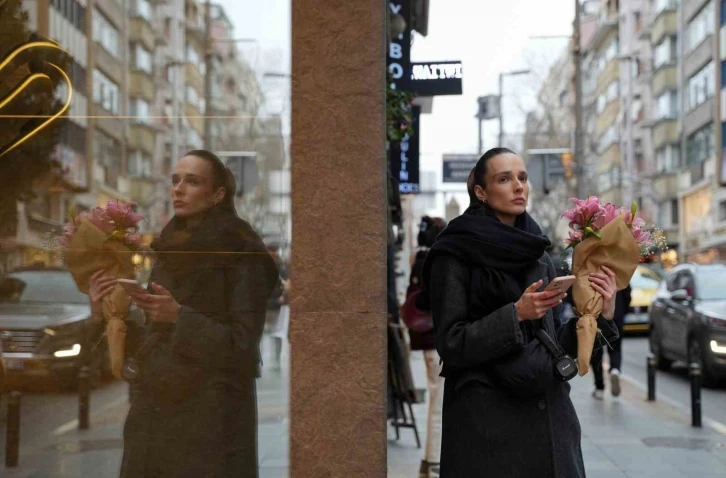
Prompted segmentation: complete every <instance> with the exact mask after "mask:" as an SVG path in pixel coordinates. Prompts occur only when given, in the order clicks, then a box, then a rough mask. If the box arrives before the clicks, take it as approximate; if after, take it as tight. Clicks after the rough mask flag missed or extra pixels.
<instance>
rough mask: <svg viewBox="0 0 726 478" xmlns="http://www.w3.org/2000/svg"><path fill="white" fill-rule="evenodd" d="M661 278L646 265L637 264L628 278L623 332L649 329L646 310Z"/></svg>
mask: <svg viewBox="0 0 726 478" xmlns="http://www.w3.org/2000/svg"><path fill="white" fill-rule="evenodd" d="M661 278H662V277H661V276H660V275H659V274H658V272H656V271H655V270H653V269H651V268H650V267H648V266H644V265H639V266H638V268H637V269H636V270H635V274H633V278H632V279H631V280H630V289H631V292H630V306H629V307H628V313H627V314H626V315H625V320H624V325H623V332H647V331H648V330H649V329H650V319H649V316H648V310H649V309H650V304H651V303H652V302H653V297H654V296H655V293H656V291H657V290H658V284H659V283H660V281H661Z"/></svg>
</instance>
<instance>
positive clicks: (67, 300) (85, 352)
mask: <svg viewBox="0 0 726 478" xmlns="http://www.w3.org/2000/svg"><path fill="white" fill-rule="evenodd" d="M90 317H91V308H90V304H89V299H88V296H86V295H84V294H82V293H81V292H79V291H78V288H77V287H76V284H75V282H74V281H73V277H72V276H71V274H70V272H68V271H67V270H65V269H62V268H46V267H29V268H23V269H18V270H16V271H13V272H12V273H10V274H8V275H6V276H5V277H2V278H0V344H1V345H2V350H3V354H4V362H5V369H6V375H7V377H6V379H7V385H8V386H10V385H11V384H17V383H26V382H28V381H37V380H44V379H51V380H53V381H55V382H56V383H58V384H60V385H66V386H68V385H72V384H74V383H75V380H76V378H77V376H78V372H79V369H80V367H81V366H82V365H83V364H84V363H86V362H85V361H86V360H88V362H87V363H88V364H89V366H90V368H91V384H92V385H93V386H95V385H97V384H98V383H99V382H100V380H101V378H102V376H103V375H104V374H106V373H108V371H109V370H110V364H109V360H108V347H107V346H106V341H105V339H104V337H103V330H102V327H103V326H102V325H100V324H99V325H94V324H92V323H91V320H90Z"/></svg>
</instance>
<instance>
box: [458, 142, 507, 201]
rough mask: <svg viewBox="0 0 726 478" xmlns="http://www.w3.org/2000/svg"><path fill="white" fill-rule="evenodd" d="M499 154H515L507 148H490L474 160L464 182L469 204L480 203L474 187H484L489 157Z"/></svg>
mask: <svg viewBox="0 0 726 478" xmlns="http://www.w3.org/2000/svg"><path fill="white" fill-rule="evenodd" d="M500 154H517V153H515V152H514V151H512V150H511V149H509V148H492V149H490V150H489V151H487V152H486V153H484V154H483V155H482V156H481V158H479V160H478V161H477V162H476V165H475V166H474V169H472V170H471V173H469V179H468V181H467V182H466V189H467V191H468V193H469V201H470V202H471V204H482V202H481V201H480V200H479V198H478V197H476V193H475V192H474V189H475V187H476V186H477V185H478V186H481V187H482V188H483V187H484V184H485V182H484V178H485V177H486V175H487V163H488V162H489V160H490V159H492V158H495V157H497V156H499V155H500Z"/></svg>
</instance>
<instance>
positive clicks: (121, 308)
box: [56, 201, 143, 377]
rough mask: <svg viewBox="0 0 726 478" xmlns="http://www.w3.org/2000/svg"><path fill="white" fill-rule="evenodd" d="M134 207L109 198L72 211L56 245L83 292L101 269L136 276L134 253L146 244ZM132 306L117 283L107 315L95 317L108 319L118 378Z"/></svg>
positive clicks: (107, 302)
mask: <svg viewBox="0 0 726 478" xmlns="http://www.w3.org/2000/svg"><path fill="white" fill-rule="evenodd" d="M134 206H135V203H133V202H121V201H108V202H107V203H106V207H105V208H101V207H96V208H93V209H92V210H91V211H88V212H82V213H80V214H78V215H76V214H75V213H74V212H72V213H71V218H70V222H69V223H68V224H66V225H65V227H64V232H63V235H61V236H60V237H58V238H57V239H56V244H57V246H58V247H59V248H60V249H61V250H62V251H63V255H64V257H65V262H66V265H67V266H68V269H69V270H70V272H71V274H72V275H73V279H74V280H75V282H76V285H77V286H78V289H79V290H80V291H81V292H83V293H85V294H88V289H89V280H90V278H91V276H92V275H93V274H95V273H96V272H97V271H99V270H103V271H105V272H106V273H107V274H110V275H112V276H114V277H117V278H125V279H131V278H133V277H134V275H135V270H134V265H133V262H132V260H131V256H132V255H133V254H134V253H136V252H137V251H139V250H140V249H141V247H142V242H141V236H140V235H139V234H138V230H139V222H141V220H142V219H143V216H141V215H140V214H137V213H135V212H134V210H133V208H134ZM130 305H131V304H130V301H129V297H128V295H127V294H126V292H125V291H124V289H123V288H122V287H121V286H120V285H118V284H117V285H116V287H115V288H114V290H113V291H112V292H111V294H109V295H108V296H106V297H105V298H104V299H103V318H102V319H101V318H99V317H94V320H105V321H106V337H107V339H108V348H109V356H110V358H111V371H112V372H113V374H114V375H115V376H116V377H120V376H121V369H122V367H123V359H124V344H125V341H126V323H125V319H126V316H127V315H128V311H129V307H130Z"/></svg>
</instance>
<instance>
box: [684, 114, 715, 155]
mask: <svg viewBox="0 0 726 478" xmlns="http://www.w3.org/2000/svg"><path fill="white" fill-rule="evenodd" d="M713 133H714V131H713V123H711V124H709V125H707V126H704V127H703V128H701V129H699V130H698V131H696V132H695V133H693V134H692V135H691V136H689V137H688V139H687V140H686V164H687V165H688V166H692V165H695V164H699V163H702V162H704V161H706V160H707V159H708V158H710V157H711V156H713V151H714V138H713V136H714V135H713Z"/></svg>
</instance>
